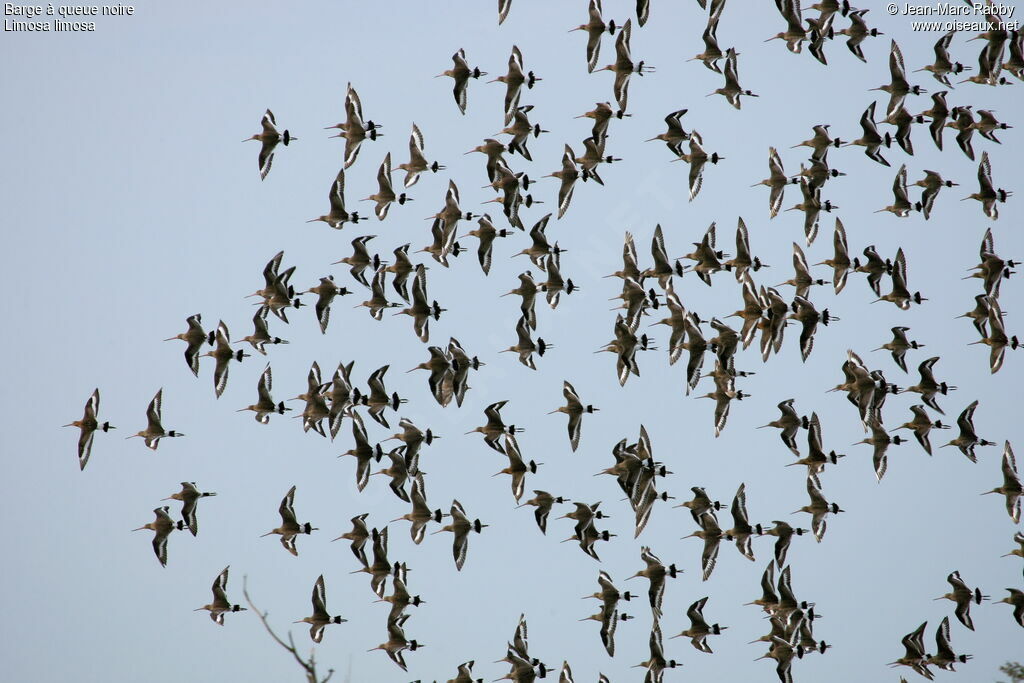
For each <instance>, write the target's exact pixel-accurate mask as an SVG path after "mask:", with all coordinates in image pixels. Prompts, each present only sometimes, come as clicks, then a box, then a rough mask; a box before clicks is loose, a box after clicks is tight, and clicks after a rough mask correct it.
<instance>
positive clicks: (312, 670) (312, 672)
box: [242, 576, 334, 683]
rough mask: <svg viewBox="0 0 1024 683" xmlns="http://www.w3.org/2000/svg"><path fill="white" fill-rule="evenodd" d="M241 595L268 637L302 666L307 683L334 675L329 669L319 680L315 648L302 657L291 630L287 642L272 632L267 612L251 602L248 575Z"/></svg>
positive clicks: (244, 578) (244, 580) (314, 682)
mask: <svg viewBox="0 0 1024 683" xmlns="http://www.w3.org/2000/svg"><path fill="white" fill-rule="evenodd" d="M242 595H243V596H245V601H246V602H247V603H249V607H250V608H251V609H252V611H253V612H255V613H256V616H257V617H259V618H260V622H262V623H263V628H265V629H267V633H269V634H270V637H271V638H273V639H274V640H275V641H276V642H277V644H278V645H280V646H281V647H283V648H284V649H285V650H287V651H288V652H290V653H291V655H292V657H294V658H295V661H296V662H298V663H299V666H301V667H302V668H303V670H304V671H305V672H306V681H307V682H308V683H327V681H329V680H330V679H331V676H333V675H334V669H330V670H329V671H328V672H327V675H326V676H325V677H324V678H323V680H321V679H320V677H319V676H318V675H317V672H316V650H315V649H312V650H310V652H309V659H303V658H302V657H301V656H300V655H299V651H298V649H297V648H296V647H295V639H294V638H293V637H292V632H291V631H288V642H287V643H286V642H284V641H283V640H281V638H280V636H278V635H277V634H276V633H274V629H272V628H270V623H269V622H268V621H267V612H263V611H261V610H260V608H259V607H257V606H256V605H255V604H254V603H253V601H252V598H250V597H249V577H248V576H243V577H242Z"/></svg>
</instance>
